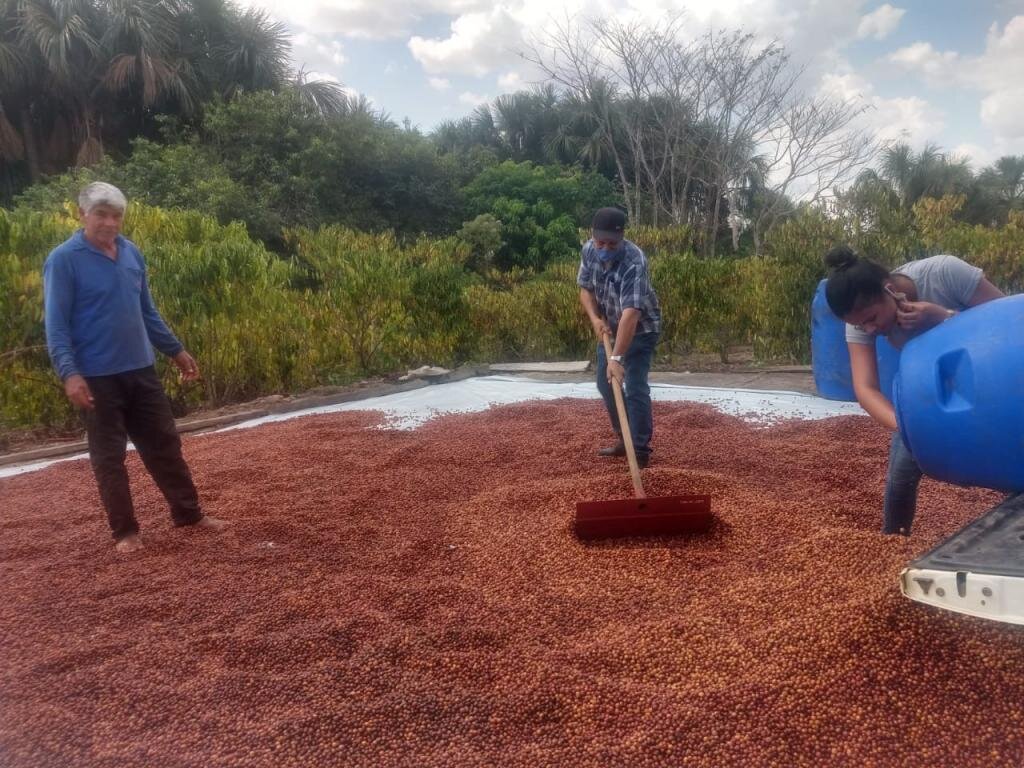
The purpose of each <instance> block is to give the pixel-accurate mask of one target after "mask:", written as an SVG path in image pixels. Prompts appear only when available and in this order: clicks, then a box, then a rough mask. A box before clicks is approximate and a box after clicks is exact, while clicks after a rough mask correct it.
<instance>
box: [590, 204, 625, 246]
mask: <svg viewBox="0 0 1024 768" xmlns="http://www.w3.org/2000/svg"><path fill="white" fill-rule="evenodd" d="M590 229H591V230H592V233H593V235H594V237H595V238H597V239H598V240H621V239H622V237H623V231H624V230H625V229H626V214H625V212H624V211H623V210H622V209H621V208H601V209H600V210H599V211H598V212H597V213H595V214H594V220H593V221H592V222H591V224H590Z"/></svg>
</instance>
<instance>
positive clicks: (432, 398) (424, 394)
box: [0, 376, 864, 478]
mask: <svg viewBox="0 0 1024 768" xmlns="http://www.w3.org/2000/svg"><path fill="white" fill-rule="evenodd" d="M564 397H577V398H591V399H593V398H597V397H600V395H599V394H598V391H597V386H596V385H595V384H594V382H593V381H588V382H554V381H539V380H536V379H530V378H528V377H521V376H481V377H476V378H471V379H464V380H462V381H454V382H450V383H447V384H434V385H431V386H427V387H421V388H419V389H414V390H410V391H408V392H398V393H395V394H393V395H385V396H383V397H371V398H367V399H365V400H353V401H350V402H346V403H337V404H335V405H324V406H320V407H318V408H307V409H305V410H301V411H291V412H289V413H279V414H274V415H272V416H264V417H262V418H258V419H251V420H250V421H243V422H241V423H239V424H233V425H231V426H230V427H225V428H224V429H221V430H217V431H219V432H226V431H229V430H233V429H250V428H252V427H257V426H259V425H260V424H268V423H270V422H274V421H286V420H288V419H294V418H298V417H299V416H310V415H313V414H319V413H335V412H337V411H382V412H384V413H385V414H386V415H387V417H388V426H390V427H394V428H398V429H414V428H415V427H417V426H419V425H420V424H423V423H424V422H425V421H428V420H429V419H431V418H433V417H434V416H437V415H439V414H442V413H468V412H472V411H482V410H486V409H487V408H490V407H491V406H495V405H507V404H510V403H519V402H524V401H527V400H557V399H559V398H564ZM651 397H652V398H653V399H654V400H659V401H667V402H681V401H686V402H696V403H707V404H709V405H712V406H714V407H715V408H717V409H718V410H720V411H722V412H723V413H729V414H732V415H734V416H739V417H740V418H743V419H745V420H747V421H753V422H759V423H771V422H774V421H779V420H781V419H825V418H829V417H831V416H856V415H863V414H864V411H862V410H861V408H860V406H859V405H857V404H856V403H844V402H836V401H833V400H825V399H823V398H820V397H815V396H813V395H804V394H800V393H799V392H776V391H771V390H760V389H725V388H717V387H686V386H681V385H676V384H651ZM85 456H86V454H77V455H74V456H63V457H61V458H58V459H49V460H46V461H38V462H34V463H32V464H24V465H20V466H12V467H0V478H2V477H10V476H12V475H19V474H22V473H24V472H33V471H35V470H37V469H42V468H44V467H48V466H50V465H51V464H56V463H57V462H59V461H72V460H75V459H81V458H84V457H85Z"/></svg>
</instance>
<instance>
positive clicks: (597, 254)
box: [576, 208, 661, 467]
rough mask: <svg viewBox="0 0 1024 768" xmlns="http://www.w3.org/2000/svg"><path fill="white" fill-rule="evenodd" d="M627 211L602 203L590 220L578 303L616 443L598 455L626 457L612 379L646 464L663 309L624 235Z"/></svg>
mask: <svg viewBox="0 0 1024 768" xmlns="http://www.w3.org/2000/svg"><path fill="white" fill-rule="evenodd" d="M625 228H626V215H625V214H624V213H623V212H622V211H621V210H619V209H618V208H602V209H601V210H599V211H598V212H597V213H596V214H594V218H593V221H592V222H591V239H590V240H588V241H587V242H586V243H585V244H584V245H583V251H582V254H581V259H580V271H579V274H578V276H577V278H576V283H577V284H578V285H579V287H580V303H581V304H582V305H583V309H584V310H586V313H587V316H588V317H589V318H590V322H591V324H592V325H593V326H594V333H595V335H596V336H597V339H598V341H597V388H598V390H599V391H600V392H601V396H602V397H603V398H604V403H605V406H606V407H607V409H608V417H609V418H610V419H611V424H612V429H613V430H614V431H615V433H616V434H617V435H618V436H619V440H618V442H617V443H616V444H615V445H613V446H611V447H609V448H602V449H600V450H599V451H598V454H600V455H601V456H625V455H626V446H625V444H624V442H623V439H622V428H621V427H620V426H619V417H618V413H617V412H616V410H615V400H614V397H613V394H612V387H611V382H612V379H615V380H617V381H618V382H619V384H620V385H621V386H623V387H624V389H625V401H626V417H627V418H628V419H629V428H630V431H631V432H632V436H633V447H634V448H635V449H636V459H637V463H638V464H639V465H640V466H641V467H646V466H647V465H648V464H649V463H650V457H651V435H652V434H653V432H654V423H653V419H652V417H651V388H650V386H649V385H648V383H647V375H648V374H649V373H650V370H651V362H652V360H653V358H654V347H655V346H656V345H657V343H658V337H659V335H660V334H661V308H660V307H659V306H658V296H657V294H655V292H654V289H653V288H652V287H651V281H650V278H649V276H648V273H647V259H646V257H645V256H644V252H643V251H641V250H640V249H639V248H638V247H637V246H636V244H635V243H632V242H630V241H629V240H626V239H625ZM605 334H610V335H611V336H613V337H614V340H615V341H614V344H613V346H612V356H611V359H610V360H606V359H605V350H604V342H603V337H604V335H605Z"/></svg>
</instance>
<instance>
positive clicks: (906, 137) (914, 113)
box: [822, 72, 943, 148]
mask: <svg viewBox="0 0 1024 768" xmlns="http://www.w3.org/2000/svg"><path fill="white" fill-rule="evenodd" d="M822 90H823V91H824V92H825V93H828V94H830V95H832V96H836V97H838V98H840V99H843V100H845V101H856V102H859V103H862V104H864V105H866V106H867V107H868V109H867V111H865V112H864V114H863V115H861V117H860V121H861V124H862V125H863V126H865V127H867V128H869V129H870V130H871V131H872V132H873V134H874V135H875V137H876V138H877V139H878V140H879V141H883V142H886V141H903V142H906V143H908V144H910V145H911V146H913V147H917V148H920V147H923V146H924V145H925V144H927V143H928V142H930V141H934V140H935V139H936V137H937V136H938V135H939V133H941V131H942V128H943V116H942V113H941V112H939V111H937V110H936V109H935V107H933V106H932V105H931V104H929V103H928V102H927V101H925V100H924V99H922V98H919V97H917V96H911V97H907V98H891V99H889V98H884V97H882V96H879V95H878V94H876V93H875V89H874V86H873V85H872V84H871V83H870V82H868V81H867V80H865V79H864V78H863V77H862V76H860V75H858V74H856V73H852V72H847V73H834V74H830V75H826V76H825V77H824V78H822Z"/></svg>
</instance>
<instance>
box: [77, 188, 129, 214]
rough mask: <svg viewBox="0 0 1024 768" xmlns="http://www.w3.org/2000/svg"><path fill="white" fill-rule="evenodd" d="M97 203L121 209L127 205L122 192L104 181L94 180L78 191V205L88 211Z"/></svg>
mask: <svg viewBox="0 0 1024 768" xmlns="http://www.w3.org/2000/svg"><path fill="white" fill-rule="evenodd" d="M97 205H109V206H110V207H111V208H116V209H117V210H119V211H123V210H124V209H125V208H127V207H128V200H127V198H125V196H124V192H122V191H121V190H120V189H118V188H117V187H115V186H114V185H113V184H107V183H106V182H105V181H94V182H93V183H92V184H89V185H87V186H86V187H85V188H84V189H83V190H82V191H81V192H79V193H78V207H79V208H81V209H82V210H83V211H85V212H86V213H88V212H89V211H91V210H92V209H93V208H95V207H96V206H97Z"/></svg>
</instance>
